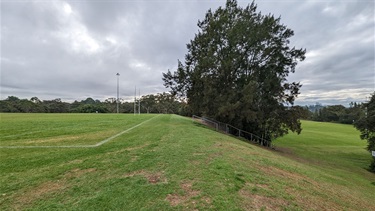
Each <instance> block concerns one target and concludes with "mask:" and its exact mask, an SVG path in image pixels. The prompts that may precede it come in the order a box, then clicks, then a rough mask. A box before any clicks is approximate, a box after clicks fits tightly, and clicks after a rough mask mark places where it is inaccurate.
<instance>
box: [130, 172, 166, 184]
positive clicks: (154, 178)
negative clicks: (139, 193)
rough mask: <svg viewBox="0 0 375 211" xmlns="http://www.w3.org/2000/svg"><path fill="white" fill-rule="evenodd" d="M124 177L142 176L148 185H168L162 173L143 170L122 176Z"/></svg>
mask: <svg viewBox="0 0 375 211" xmlns="http://www.w3.org/2000/svg"><path fill="white" fill-rule="evenodd" d="M124 176H125V177H134V176H142V177H144V178H146V179H147V181H148V183H150V184H158V183H168V180H167V178H166V177H165V176H164V172H148V171H145V170H139V171H134V172H130V173H127V174H125V175H124Z"/></svg>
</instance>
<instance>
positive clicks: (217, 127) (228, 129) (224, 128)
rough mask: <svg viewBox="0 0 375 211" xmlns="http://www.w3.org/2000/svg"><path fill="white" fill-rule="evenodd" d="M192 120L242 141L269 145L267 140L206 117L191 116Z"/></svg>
mask: <svg viewBox="0 0 375 211" xmlns="http://www.w3.org/2000/svg"><path fill="white" fill-rule="evenodd" d="M192 119H193V120H196V119H198V120H199V121H200V122H201V123H203V124H205V125H207V126H210V127H212V128H215V130H216V131H221V132H224V133H226V134H231V135H233V136H237V137H241V138H244V139H246V140H249V141H252V142H256V143H271V142H270V141H269V140H267V139H264V138H262V137H260V136H258V135H255V134H253V133H250V132H248V131H245V130H241V129H239V128H237V127H234V126H232V125H230V124H226V123H223V122H219V121H217V120H214V119H211V118H208V117H200V116H196V115H193V117H192Z"/></svg>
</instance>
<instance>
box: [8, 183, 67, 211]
mask: <svg viewBox="0 0 375 211" xmlns="http://www.w3.org/2000/svg"><path fill="white" fill-rule="evenodd" d="M67 187H68V186H67V183H66V180H57V181H47V182H44V183H42V184H40V185H38V186H36V187H35V188H32V189H30V190H28V191H26V192H24V193H23V194H22V195H20V196H18V197H16V198H15V200H14V209H15V210H21V209H23V208H22V207H24V206H27V205H29V204H31V203H33V202H34V201H35V200H37V199H39V198H42V197H45V196H46V195H48V194H52V193H56V192H59V191H61V190H63V189H66V188H67Z"/></svg>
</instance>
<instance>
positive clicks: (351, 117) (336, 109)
mask: <svg viewBox="0 0 375 211" xmlns="http://www.w3.org/2000/svg"><path fill="white" fill-rule="evenodd" d="M308 109H309V111H310V115H309V118H308V119H310V120H313V121H319V122H336V123H342V124H353V123H355V122H356V121H358V120H359V119H360V118H361V115H363V108H362V105H361V104H359V103H350V105H349V107H344V106H343V105H331V106H318V108H317V109H315V106H309V107H308Z"/></svg>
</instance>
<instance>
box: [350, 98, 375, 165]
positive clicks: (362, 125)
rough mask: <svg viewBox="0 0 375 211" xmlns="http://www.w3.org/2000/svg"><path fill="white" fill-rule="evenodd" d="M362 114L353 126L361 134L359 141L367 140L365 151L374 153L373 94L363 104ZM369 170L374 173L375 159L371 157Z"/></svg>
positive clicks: (374, 99) (374, 105)
mask: <svg viewBox="0 0 375 211" xmlns="http://www.w3.org/2000/svg"><path fill="white" fill-rule="evenodd" d="M362 106H363V108H364V110H363V111H364V114H363V115H362V117H361V118H360V119H359V120H358V121H356V122H355V124H354V126H355V127H356V128H357V129H358V130H359V131H360V132H361V136H360V137H361V139H365V140H367V143H368V145H367V150H368V151H369V152H370V153H371V152H372V151H375V92H374V93H373V94H372V96H371V99H370V101H369V102H367V103H364V104H363V105H362ZM370 170H371V171H372V172H375V157H372V162H371V165H370Z"/></svg>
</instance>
